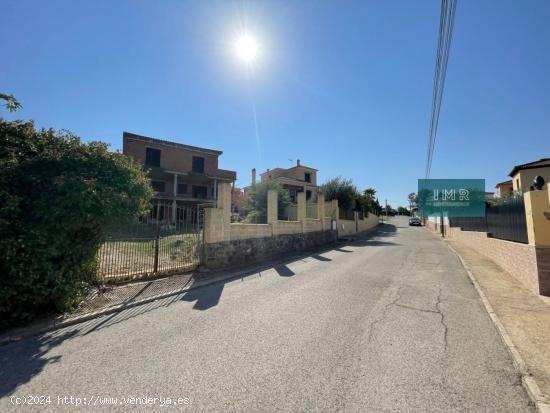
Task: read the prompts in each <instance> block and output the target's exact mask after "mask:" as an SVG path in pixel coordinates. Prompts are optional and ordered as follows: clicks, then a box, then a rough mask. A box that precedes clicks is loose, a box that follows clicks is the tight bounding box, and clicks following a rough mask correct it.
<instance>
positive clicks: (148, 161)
mask: <svg viewBox="0 0 550 413" xmlns="http://www.w3.org/2000/svg"><path fill="white" fill-rule="evenodd" d="M122 141H123V143H122V152H123V153H124V155H126V156H129V157H131V158H133V159H134V160H136V161H137V162H139V163H141V164H143V165H144V166H145V167H146V168H148V169H149V175H150V177H151V185H152V187H153V190H154V192H155V200H157V201H165V202H168V203H170V202H171V203H172V204H173V208H172V211H174V212H172V214H173V219H174V220H175V218H176V217H175V210H176V205H204V204H210V205H211V204H214V202H215V201H216V199H217V189H218V184H219V183H221V182H225V183H230V184H234V182H235V180H236V179H237V173H236V172H235V171H228V170H224V169H220V168H219V167H218V158H219V156H220V155H221V154H222V152H221V151H218V150H214V149H206V148H200V147H196V146H190V145H184V144H181V143H176V142H170V141H166V140H162V139H156V138H150V137H147V136H142V135H137V134H134V133H130V132H124V133H123V136H122Z"/></svg>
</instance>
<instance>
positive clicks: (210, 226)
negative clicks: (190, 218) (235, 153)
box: [204, 182, 231, 243]
mask: <svg viewBox="0 0 550 413" xmlns="http://www.w3.org/2000/svg"><path fill="white" fill-rule="evenodd" d="M230 239H231V184H230V183H227V182H224V183H220V184H219V185H218V199H217V207H216V208H206V209H205V214H204V242H206V243H215V242H222V241H229V240H230Z"/></svg>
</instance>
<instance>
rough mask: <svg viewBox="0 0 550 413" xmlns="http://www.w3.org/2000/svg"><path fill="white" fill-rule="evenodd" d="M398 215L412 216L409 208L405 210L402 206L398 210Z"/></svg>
mask: <svg viewBox="0 0 550 413" xmlns="http://www.w3.org/2000/svg"><path fill="white" fill-rule="evenodd" d="M397 213H398V214H399V215H410V214H411V212H410V211H409V210H408V208H405V207H402V206H400V207H398V208H397Z"/></svg>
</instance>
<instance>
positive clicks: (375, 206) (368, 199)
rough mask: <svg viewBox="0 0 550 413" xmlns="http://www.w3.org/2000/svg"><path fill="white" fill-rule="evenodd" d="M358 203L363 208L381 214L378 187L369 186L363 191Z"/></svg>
mask: <svg viewBox="0 0 550 413" xmlns="http://www.w3.org/2000/svg"><path fill="white" fill-rule="evenodd" d="M357 203H358V204H359V206H360V209H361V210H364V211H367V212H372V213H373V214H377V215H379V214H380V211H381V210H382V207H381V206H380V204H379V203H378V199H376V189H374V188H367V189H365V190H364V191H363V194H362V195H361V196H360V197H359V198H358V200H357Z"/></svg>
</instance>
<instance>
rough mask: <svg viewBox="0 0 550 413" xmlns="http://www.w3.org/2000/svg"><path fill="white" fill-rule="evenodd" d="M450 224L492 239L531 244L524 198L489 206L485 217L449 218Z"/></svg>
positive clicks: (518, 197) (486, 208)
mask: <svg viewBox="0 0 550 413" xmlns="http://www.w3.org/2000/svg"><path fill="white" fill-rule="evenodd" d="M449 223H450V225H451V227H460V228H462V230H463V231H481V232H486V233H487V236H489V237H492V238H498V239H504V240H507V241H515V242H522V243H525V244H527V243H528V242H529V240H528V237H527V219H526V216H525V205H524V200H523V197H522V196H517V197H511V198H508V199H505V200H501V201H500V202H498V203H496V204H487V205H486V207H485V216H484V217H456V218H449Z"/></svg>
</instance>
